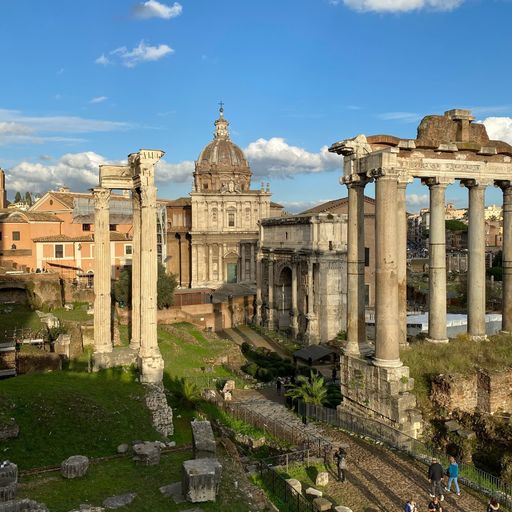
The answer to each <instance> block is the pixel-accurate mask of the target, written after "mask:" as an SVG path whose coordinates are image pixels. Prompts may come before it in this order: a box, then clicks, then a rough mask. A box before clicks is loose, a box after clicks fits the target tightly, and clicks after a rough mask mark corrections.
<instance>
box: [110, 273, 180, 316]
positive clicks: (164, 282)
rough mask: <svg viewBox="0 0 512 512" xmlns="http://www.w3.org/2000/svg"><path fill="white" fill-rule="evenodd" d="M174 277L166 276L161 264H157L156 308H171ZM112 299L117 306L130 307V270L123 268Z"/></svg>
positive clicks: (174, 283) (171, 275) (174, 284)
mask: <svg viewBox="0 0 512 512" xmlns="http://www.w3.org/2000/svg"><path fill="white" fill-rule="evenodd" d="M176 284H177V283H176V277H175V276H174V274H168V273H167V272H166V271H165V267H164V266H163V265H162V263H158V281H157V307H158V309H164V308H168V307H170V306H172V304H173V300H174V290H175V289H176ZM114 297H115V299H116V301H117V302H118V303H119V304H124V305H126V306H130V304H131V301H132V268H131V266H130V267H125V268H124V269H123V270H122V271H121V274H120V276H119V279H118V280H117V281H116V283H115V284H114Z"/></svg>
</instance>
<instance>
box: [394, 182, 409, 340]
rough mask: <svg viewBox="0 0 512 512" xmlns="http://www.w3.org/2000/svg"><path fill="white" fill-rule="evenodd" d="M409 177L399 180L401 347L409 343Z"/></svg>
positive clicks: (397, 212)
mask: <svg viewBox="0 0 512 512" xmlns="http://www.w3.org/2000/svg"><path fill="white" fill-rule="evenodd" d="M408 183H409V179H408V178H406V179H402V178H400V179H399V180H398V189H397V198H398V200H397V205H396V206H397V209H396V215H397V231H398V236H397V253H398V254H397V256H398V257H397V265H398V276H397V278H398V340H399V344H400V347H408V346H409V344H408V343H407V209H406V191H407V184H408Z"/></svg>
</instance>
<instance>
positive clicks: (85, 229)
mask: <svg viewBox="0 0 512 512" xmlns="http://www.w3.org/2000/svg"><path fill="white" fill-rule="evenodd" d="M82 231H91V225H90V224H82Z"/></svg>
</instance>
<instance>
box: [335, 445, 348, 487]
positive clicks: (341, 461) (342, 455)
mask: <svg viewBox="0 0 512 512" xmlns="http://www.w3.org/2000/svg"><path fill="white" fill-rule="evenodd" d="M334 460H335V461H336V469H337V470H338V481H339V482H344V481H345V471H346V469H347V452H346V451H345V450H344V449H343V448H341V447H340V448H339V450H338V451H337V452H336V453H335V454H334Z"/></svg>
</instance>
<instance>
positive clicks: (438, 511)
mask: <svg viewBox="0 0 512 512" xmlns="http://www.w3.org/2000/svg"><path fill="white" fill-rule="evenodd" d="M428 512H443V507H442V506H441V503H440V501H439V498H438V497H437V496H434V497H433V498H432V500H431V501H430V503H429V504H428Z"/></svg>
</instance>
